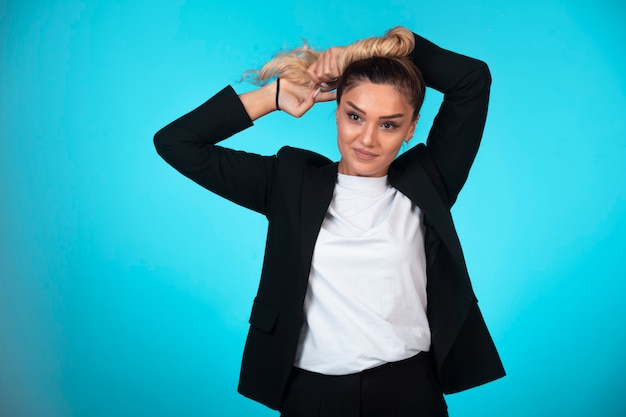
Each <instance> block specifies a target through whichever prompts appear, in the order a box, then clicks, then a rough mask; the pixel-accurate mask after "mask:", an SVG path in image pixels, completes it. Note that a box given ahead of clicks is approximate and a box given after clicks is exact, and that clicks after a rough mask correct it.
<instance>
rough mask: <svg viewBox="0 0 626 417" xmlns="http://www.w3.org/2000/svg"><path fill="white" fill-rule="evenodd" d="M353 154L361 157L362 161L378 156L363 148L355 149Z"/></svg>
mask: <svg viewBox="0 0 626 417" xmlns="http://www.w3.org/2000/svg"><path fill="white" fill-rule="evenodd" d="M354 154H355V155H356V157H357V158H359V159H362V160H363V161H371V160H372V159H374V158H376V157H377V156H378V155H376V154H375V153H372V152H368V151H366V150H364V149H355V150H354Z"/></svg>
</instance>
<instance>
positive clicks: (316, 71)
mask: <svg viewBox="0 0 626 417" xmlns="http://www.w3.org/2000/svg"><path fill="white" fill-rule="evenodd" d="M344 49H345V47H343V46H334V47H332V48H329V49H327V50H325V51H324V52H322V53H321V54H320V56H319V58H317V61H315V62H314V63H313V64H311V66H309V68H308V69H307V71H306V72H307V75H308V76H309V78H311V80H312V81H313V82H314V83H315V84H317V85H319V86H321V87H322V89H323V90H332V89H334V88H335V87H336V86H337V79H338V78H339V77H341V72H340V70H339V58H340V57H341V54H342V53H343V50H344Z"/></svg>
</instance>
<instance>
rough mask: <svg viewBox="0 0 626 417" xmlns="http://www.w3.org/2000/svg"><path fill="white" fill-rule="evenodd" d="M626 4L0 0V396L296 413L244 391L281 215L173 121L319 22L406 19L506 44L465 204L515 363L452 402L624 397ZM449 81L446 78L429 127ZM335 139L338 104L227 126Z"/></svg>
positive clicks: (254, 144) (73, 403) (604, 411)
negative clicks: (163, 146)
mask: <svg viewBox="0 0 626 417" xmlns="http://www.w3.org/2000/svg"><path fill="white" fill-rule="evenodd" d="M625 10H626V8H625V6H624V4H623V3H622V2H620V1H591V0H589V1H569V2H566V1H563V2H559V1H554V0H547V1H538V0H531V1H525V2H513V1H497V0H474V1H468V2H457V1H449V0H448V1H431V2H416V1H415V0H410V1H409V0H396V1H390V2H387V3H384V2H380V1H371V0H364V1H361V2H357V3H354V2H331V1H317V2H308V3H307V2H294V1H285V2H274V3H263V2H252V1H238V2H237V1H234V2H216V1H214V2H207V1H199V0H190V1H187V2H183V1H169V2H158V1H157V2H154V1H121V0H119V1H113V0H106V1H105V0H102V1H84V2H80V1H72V0H68V1H63V2H61V1H47V2H34V1H24V0H22V1H16V0H14V1H8V2H6V1H4V2H2V1H0V39H1V42H0V60H1V61H0V65H1V73H0V98H1V102H0V134H1V140H0V176H1V178H2V182H1V183H0V184H1V189H0V196H1V197H0V198H1V200H0V201H1V203H0V208H1V209H2V213H1V217H0V416H3V417H4V416H6V417H44V416H45V417H57V416H58V417H66V416H67V417H69V416H75V417H79V416H80V417H82V416H90V417H99V416H122V417H123V416H143V415H146V416H147V415H150V416H153V417H159V416H179V415H184V416H218V415H219V416H242V415H256V416H276V415H277V413H275V412H273V411H271V410H268V409H266V408H264V407H263V406H260V405H258V404H256V403H254V402H252V401H250V400H247V399H245V398H244V397H241V396H239V395H238V394H237V393H236V384H237V378H238V370H239V362H240V358H241V351H242V347H243V343H244V338H245V334H246V331H247V319H248V315H249V311H250V307H251V302H252V299H253V297H254V294H255V291H256V285H257V282H258V275H259V272H260V265H261V261H262V254H263V246H264V238H265V227H266V224H265V219H264V218H263V217H262V216H259V215H257V214H254V213H251V212H247V211H246V210H244V209H241V208H239V207H237V206H235V205H233V204H231V203H229V202H227V201H223V200H221V199H220V198H217V197H216V196H213V195H212V194H210V193H209V192H206V191H205V190H203V189H201V188H200V187H199V186H197V185H195V184H194V183H192V182H191V181H189V180H187V179H186V178H184V177H183V176H181V175H180V174H178V173H177V172H176V171H174V170H173V169H172V168H170V167H169V166H168V165H167V164H165V162H163V161H162V160H161V159H160V158H159V157H158V156H157V154H156V152H155V151H154V148H153V144H152V137H153V135H154V133H155V132H156V131H157V130H158V129H159V128H160V127H162V126H163V125H165V124H166V123H168V122H170V121H171V120H173V119H174V118H176V117H178V116H180V115H181V114H183V113H185V112H187V111H189V110H191V109H192V108H194V107H195V106H197V105H199V104H200V103H202V102H203V101H204V100H206V99H207V98H208V97H210V96H211V95H213V94H214V93H216V92H217V91H218V90H220V89H221V88H222V87H223V86H224V85H226V84H228V83H232V84H234V86H235V88H236V89H237V90H238V91H239V92H243V91H248V90H249V89H251V88H252V87H251V86H249V85H246V84H243V83H238V81H239V77H240V75H241V74H242V73H243V72H244V71H245V70H247V69H249V68H254V67H258V66H259V65H261V64H262V63H263V62H265V61H266V60H267V59H269V58H270V57H271V56H272V54H273V53H274V52H276V51H277V50H279V49H280V48H281V47H283V46H286V47H294V46H297V45H298V44H299V43H300V40H301V38H302V37H305V38H306V39H308V40H309V41H310V42H311V43H312V44H313V45H314V46H317V47H319V48H327V47H330V46H333V45H341V44H346V43H349V42H352V41H354V40H357V39H360V38H363V37H366V36H371V35H380V34H382V33H383V32H384V30H386V29H388V28H390V27H392V26H395V25H398V24H401V25H405V26H407V27H409V28H410V29H412V30H414V31H416V32H418V33H420V34H422V35H424V36H425V37H427V38H429V39H431V40H433V41H435V42H436V43H438V44H440V45H441V46H443V47H446V48H448V49H452V50H455V51H459V52H462V53H464V54H467V55H471V56H475V57H479V58H481V59H483V60H485V61H487V62H488V63H489V65H490V68H491V70H492V74H493V86H492V100H491V107H490V113H489V118H488V123H487V128H486V131H485V135H484V141H483V145H482V148H481V151H480V153H479V156H478V158H477V160H476V164H475V165H474V168H473V170H472V173H471V175H470V178H469V181H468V183H467V185H466V187H465V189H464V190H463V192H462V193H461V195H460V198H459V201H458V203H457V205H456V206H455V208H454V216H455V219H456V224H457V227H458V231H459V234H460V237H461V241H462V242H463V244H464V248H465V250H466V257H467V261H468V267H469V270H470V273H471V275H472V277H473V282H474V286H475V289H476V292H477V294H478V297H479V299H480V300H481V306H482V309H483V312H484V315H485V317H486V320H487V322H488V324H489V326H490V329H491V331H492V333H493V337H494V339H495V341H496V344H497V346H498V347H499V350H500V352H501V355H502V359H503V361H504V363H505V365H506V368H507V371H508V373H509V375H508V376H507V377H506V378H504V379H502V380H499V381H497V382H494V383H491V384H488V385H486V386H483V387H479V388H476V389H473V390H470V391H467V392H464V393H460V394H455V395H451V396H449V397H447V400H448V403H449V407H450V413H451V415H453V416H455V415H456V416H511V417H513V416H528V415H533V416H535V417H540V416H555V415H557V416H558V415H567V416H591V415H598V416H623V415H626V400H625V399H624V388H625V387H626V360H625V359H624V351H625V350H626V338H625V328H626V303H625V302H624V293H625V291H626V260H625V259H626V253H625V251H624V249H625V246H626V244H625V241H624V234H625V232H626V175H625V174H624V167H625V166H626V127H625V122H624V120H625V115H626V86H625V84H626V81H625V80H626V78H625V77H624V74H626V57H625V54H624V49H623V43H624V40H626V36H625V35H626V29H625V26H624V22H625V21H626V13H625ZM440 100H441V96H440V95H439V94H437V93H434V92H429V94H428V97H427V102H426V104H425V107H424V109H423V112H422V119H421V120H420V124H419V126H418V132H417V135H416V137H417V139H418V140H423V139H424V138H425V136H426V134H427V132H428V128H429V125H430V123H431V121H432V117H433V116H434V114H435V112H436V109H437V107H438V104H439V102H440ZM228 144H229V146H231V147H235V148H241V149H246V150H250V151H255V152H261V153H265V154H272V153H274V152H276V151H277V149H279V148H280V146H282V145H285V144H289V145H292V146H300V147H305V148H310V149H313V150H316V151H318V152H322V153H325V154H326V155H328V156H331V157H333V158H337V151H336V144H335V128H334V120H333V105H332V104H324V105H319V106H317V107H316V108H315V109H313V110H312V111H311V112H310V113H309V114H307V115H306V116H305V117H304V118H302V119H291V118H289V116H288V115H286V114H284V113H275V114H272V115H269V116H268V117H266V118H264V119H262V120H260V121H258V123H257V125H256V127H255V128H253V129H250V130H247V131H245V132H243V133H242V134H240V135H238V136H237V137H235V138H232V139H230V140H229V141H228Z"/></svg>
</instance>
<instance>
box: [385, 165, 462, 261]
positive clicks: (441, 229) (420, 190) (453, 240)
mask: <svg viewBox="0 0 626 417" xmlns="http://www.w3.org/2000/svg"><path fill="white" fill-rule="evenodd" d="M411 170H414V172H412V173H411V175H401V174H400V173H399V171H398V170H396V169H395V168H394V166H393V165H391V167H390V169H389V182H390V184H391V185H393V186H394V187H395V188H396V189H397V190H398V191H400V192H401V193H402V194H404V195H406V196H407V197H409V198H410V199H411V201H413V202H414V203H415V204H416V205H417V206H418V207H419V208H420V210H422V212H423V213H424V216H425V217H426V218H427V220H428V221H429V223H430V224H431V225H432V227H433V228H434V229H435V230H436V231H437V234H438V235H439V236H440V237H441V239H442V241H443V243H444V244H445V245H446V246H447V247H448V248H449V249H450V252H451V253H452V254H453V256H454V258H455V259H456V260H457V261H458V262H459V263H460V264H461V265H464V264H465V260H464V259H463V252H462V250H461V244H460V243H459V239H458V237H457V235H456V231H455V230H454V223H453V222H452V217H451V216H450V210H449V209H448V208H447V207H446V205H445V204H444V202H443V200H442V199H441V197H440V196H439V193H438V192H437V189H436V188H435V187H434V185H433V184H432V182H431V181H430V178H429V177H428V174H427V173H426V171H424V169H423V168H422V167H421V166H419V165H417V164H416V165H414V166H412V167H411Z"/></svg>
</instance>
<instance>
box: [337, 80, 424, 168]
mask: <svg viewBox="0 0 626 417" xmlns="http://www.w3.org/2000/svg"><path fill="white" fill-rule="evenodd" d="M335 116H336V118H337V142H338V145H339V152H341V161H340V162H339V168H338V170H339V172H340V173H341V174H346V175H357V176H362V177H382V176H384V175H387V171H388V169H389V165H390V164H391V163H392V162H393V160H394V159H395V157H396V155H398V152H399V150H400V146H402V142H403V141H408V140H409V139H410V138H411V137H413V133H414V132H415V125H416V123H417V120H412V119H413V117H412V116H413V109H412V107H411V106H410V105H409V103H408V101H407V100H406V98H404V96H402V94H400V92H398V90H397V89H396V88H395V87H393V86H391V85H388V84H373V83H371V82H367V81H364V82H360V83H359V84H357V85H355V86H354V87H352V88H351V89H350V90H348V91H347V92H344V94H343V95H342V97H341V102H340V103H339V105H338V106H337V112H336V114H335Z"/></svg>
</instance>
